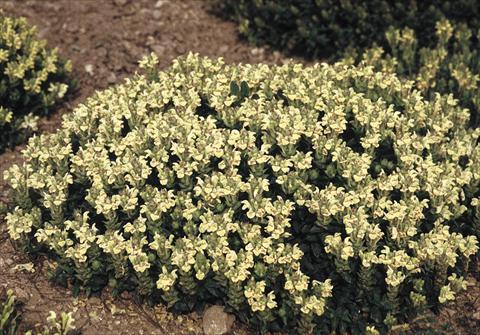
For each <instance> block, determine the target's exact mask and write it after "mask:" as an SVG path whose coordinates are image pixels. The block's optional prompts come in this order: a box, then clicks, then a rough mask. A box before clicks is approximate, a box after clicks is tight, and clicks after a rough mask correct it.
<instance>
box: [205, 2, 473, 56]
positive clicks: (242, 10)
mask: <svg viewBox="0 0 480 335" xmlns="http://www.w3.org/2000/svg"><path fill="white" fill-rule="evenodd" d="M213 3H214V6H213V7H214V9H215V10H216V11H219V12H220V13H221V14H222V15H226V16H228V17H230V18H232V19H233V20H235V21H236V22H238V25H239V31H240V33H242V34H243V35H244V36H246V37H247V38H248V40H249V41H250V42H253V43H256V44H264V43H266V44H269V45H272V46H274V47H275V48H278V49H280V50H283V51H293V52H298V53H300V54H301V55H307V56H311V57H314V58H315V57H331V56H339V55H343V53H344V51H345V50H346V49H348V48H353V49H359V48H360V49H363V48H366V47H369V46H370V45H371V44H372V43H374V42H377V43H380V45H384V44H386V41H385V39H384V38H383V33H384V32H385V31H386V30H387V29H388V28H389V27H390V26H393V27H396V28H402V27H405V26H409V27H411V28H412V29H414V30H415V31H416V32H421V34H419V37H420V41H419V42H420V45H421V46H429V45H430V42H431V40H432V38H433V36H434V30H435V29H434V28H435V23H436V21H438V20H440V19H442V18H448V19H451V20H454V21H459V22H464V23H468V25H469V26H470V28H473V29H474V30H477V29H479V28H480V21H479V17H480V6H479V5H478V2H477V1H476V0H460V1H459V0H457V1H444V0H423V1H412V0H402V1H385V0H374V1H356V0H346V1H345V0H344V1H337V0H294V1H292V0H280V1H278V0H228V1H213ZM219 8H220V9H219Z"/></svg>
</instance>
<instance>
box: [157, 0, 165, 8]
mask: <svg viewBox="0 0 480 335" xmlns="http://www.w3.org/2000/svg"><path fill="white" fill-rule="evenodd" d="M166 3H167V0H158V1H157V2H156V3H155V8H160V7H162V6H163V5H165V4H166Z"/></svg>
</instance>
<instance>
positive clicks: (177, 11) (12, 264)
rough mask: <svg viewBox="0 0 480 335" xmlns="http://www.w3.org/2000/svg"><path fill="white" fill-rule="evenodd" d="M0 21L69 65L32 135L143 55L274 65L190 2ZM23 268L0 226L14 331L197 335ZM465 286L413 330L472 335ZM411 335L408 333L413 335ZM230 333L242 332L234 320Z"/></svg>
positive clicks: (105, 6) (70, 9)
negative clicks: (72, 322)
mask: <svg viewBox="0 0 480 335" xmlns="http://www.w3.org/2000/svg"><path fill="white" fill-rule="evenodd" d="M0 8H2V9H3V10H4V11H5V12H6V13H7V14H11V15H16V16H25V17H26V18H27V19H28V20H29V22H30V23H31V24H35V25H36V26H37V27H38V31H39V35H40V36H41V37H42V38H46V39H47V40H48V42H49V45H50V46H52V47H53V46H58V48H59V51H60V54H61V55H62V56H63V57H65V58H69V59H71V60H72V63H73V75H72V76H73V78H74V80H76V83H77V89H76V91H75V92H74V93H73V96H72V97H71V98H70V99H69V100H68V102H66V103H64V104H63V105H62V106H60V108H59V109H58V110H57V111H56V113H54V114H53V115H52V116H51V117H49V118H48V119H47V118H45V119H42V120H41V123H40V129H41V131H42V132H51V131H54V130H55V129H57V128H58V126H59V125H60V123H61V116H62V114H64V113H68V112H70V111H71V110H72V109H73V107H74V106H76V105H77V104H78V103H81V102H83V101H84V99H85V98H86V97H88V96H90V95H92V93H93V92H94V91H95V90H99V89H104V88H106V87H108V86H109V85H113V84H115V83H119V82H121V81H122V79H123V78H124V77H126V76H128V75H131V74H133V73H134V72H135V71H136V69H137V68H138V64H137V61H138V60H139V59H140V57H141V56H142V55H144V54H146V53H148V52H151V51H153V52H155V53H157V54H158V56H159V61H160V67H161V68H165V67H167V66H168V65H169V64H170V63H171V61H172V59H174V58H176V57H177V56H179V55H182V54H185V53H187V52H189V51H193V52H198V53H200V54H201V55H205V56H211V57H224V58H225V60H226V61H227V62H229V63H234V62H242V63H258V62H267V63H280V62H282V61H283V60H285V59H286V57H285V56H284V55H281V54H280V53H278V52H272V51H269V50H266V49H262V48H255V47H253V46H250V45H248V44H247V43H246V42H245V41H243V40H241V39H240V38H239V37H238V35H237V32H236V28H235V25H234V24H233V23H229V22H225V21H222V20H221V19H219V18H217V17H215V16H213V15H212V14H210V13H209V12H208V10H207V8H206V6H205V5H204V4H202V2H200V1H194V0H191V1H173V0H172V1H167V0H159V1H149V0H143V1H133V0H130V1H128V0H115V1H114V0H110V1H95V0H91V1H87V0H85V1H70V0H59V1H55V2H53V1H51V2H50V1H48V2H47V1H26V2H22V3H21V4H19V3H17V2H15V1H5V2H2V4H1V5H0ZM21 149H22V146H19V147H17V148H16V149H15V150H13V151H9V152H6V153H4V154H2V155H1V156H0V200H1V201H8V194H7V193H8V191H7V189H6V186H5V183H4V182H3V179H2V178H3V177H2V176H3V171H5V170H6V169H7V168H8V167H10V166H11V165H12V164H13V163H19V162H21V157H20V151H21ZM33 263H34V264H33V268H31V267H30V264H31V260H29V259H28V258H27V257H26V256H25V255H24V254H23V253H21V252H20V251H17V250H15V249H14V248H13V246H12V244H11V242H10V241H9V239H8V237H7V233H6V231H5V229H4V228H3V226H0V286H6V287H8V288H11V289H14V290H15V293H16V295H17V297H18V299H19V300H21V301H22V302H24V303H25V305H24V307H23V308H24V311H25V314H24V325H29V326H34V325H36V324H37V323H39V322H41V321H42V320H44V319H45V317H46V315H47V314H48V311H50V310H55V311H58V312H59V311H62V310H64V311H72V312H74V317H75V319H76V320H77V321H76V325H77V329H78V330H81V331H82V333H83V334H99V333H102V334H142V333H143V334H165V333H170V334H202V329H201V319H200V316H199V315H197V314H196V313H194V314H190V315H183V316H174V315H172V314H170V313H168V312H167V311H166V309H165V308H164V307H163V306H159V307H155V308H151V307H148V306H146V305H145V304H141V303H140V302H139V301H136V300H135V297H133V296H131V295H129V294H123V295H122V296H121V297H119V298H113V297H112V296H111V293H110V292H109V291H104V292H103V294H102V295H101V296H99V297H93V298H90V299H87V298H86V297H85V296H83V295H81V296H80V297H78V298H76V297H73V295H72V294H71V292H70V291H69V290H68V289H65V288H62V287H58V286H54V285H52V284H51V283H49V281H48V276H47V274H48V269H49V261H48V260H46V259H38V260H35V261H34V262H33ZM469 283H470V284H471V287H470V288H469V290H468V291H467V292H466V293H465V294H463V295H462V296H461V297H460V298H459V299H458V301H457V302H456V303H455V304H454V305H451V306H447V307H446V308H444V309H443V310H442V312H441V314H440V316H438V317H433V318H431V317H425V318H424V319H421V320H419V322H418V326H417V327H418V328H417V331H418V332H420V331H421V329H427V328H429V327H432V328H433V329H435V330H436V331H439V332H441V331H444V332H445V333H447V334H476V329H478V327H480V299H479V298H480V284H479V283H478V282H476V281H475V280H474V279H470V280H469ZM418 332H417V333H418ZM234 334H249V331H248V330H247V329H246V327H245V326H241V325H239V324H238V323H237V324H236V328H235V330H234Z"/></svg>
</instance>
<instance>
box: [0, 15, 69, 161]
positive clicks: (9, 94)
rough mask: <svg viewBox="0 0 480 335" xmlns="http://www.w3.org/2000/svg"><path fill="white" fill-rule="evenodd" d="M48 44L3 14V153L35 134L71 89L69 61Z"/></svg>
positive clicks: (0, 72)
mask: <svg viewBox="0 0 480 335" xmlns="http://www.w3.org/2000/svg"><path fill="white" fill-rule="evenodd" d="M46 44H47V42H46V41H44V40H39V39H37V38H36V31H35V27H31V26H29V25H28V24H27V21H26V20H25V19H24V18H13V17H8V16H6V15H4V13H3V12H2V11H0V151H1V150H4V149H5V148H6V147H7V146H9V145H14V144H15V143H17V142H19V141H20V140H21V139H22V138H24V137H25V136H28V134H29V133H31V132H32V131H35V130H36V127H37V126H36V124H37V119H38V115H39V114H45V113H46V112H48V109H49V108H51V107H52V106H53V105H54V104H55V103H57V102H59V101H60V100H61V99H62V98H63V97H64V96H65V94H66V92H67V90H68V88H69V84H70V83H69V81H68V79H67V75H68V73H69V72H70V71H71V64H70V62H69V61H63V60H61V59H59V57H58V54H57V50H56V49H48V48H47V45H46Z"/></svg>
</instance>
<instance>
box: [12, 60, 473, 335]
mask: <svg viewBox="0 0 480 335" xmlns="http://www.w3.org/2000/svg"><path fill="white" fill-rule="evenodd" d="M156 61H157V59H156V57H155V56H151V57H150V58H147V59H144V60H142V62H141V66H142V67H143V68H145V70H146V75H136V76H135V77H134V78H132V79H128V80H127V81H126V82H125V84H123V85H120V86H116V87H112V88H110V89H108V90H106V91H103V92H98V93H97V94H96V95H95V96H94V97H92V98H90V99H88V100H87V102H86V103H85V104H83V105H80V106H78V107H77V109H76V110H75V112H74V113H72V114H70V115H66V116H65V118H64V121H63V125H62V128H61V129H60V130H59V131H58V132H57V133H55V134H50V135H42V136H39V137H35V138H32V139H31V140H30V142H29V145H28V146H27V148H26V149H25V150H24V157H25V160H26V162H25V164H23V165H21V166H17V165H15V166H13V167H12V168H11V169H10V170H9V171H7V172H6V173H5V179H6V180H8V181H9V183H10V185H11V186H12V189H13V198H14V203H13V206H12V208H11V210H10V211H9V213H8V214H7V216H6V222H7V226H8V231H9V234H10V237H11V238H12V240H14V241H16V242H17V243H18V244H19V245H20V246H22V247H24V248H25V249H26V250H28V251H30V252H32V253H35V254H37V253H48V254H50V255H51V256H52V257H55V258H56V261H57V264H58V267H57V270H56V273H55V279H56V280H57V281H58V282H63V283H64V284H71V285H72V286H73V288H74V289H75V290H76V291H78V290H80V289H81V288H84V289H85V290H86V291H87V293H89V292H92V291H98V290H100V289H102V288H103V287H104V286H106V285H109V286H110V287H111V288H112V289H113V292H114V293H116V294H118V293H119V292H121V291H124V290H132V291H133V290H135V291H136V292H137V293H139V294H140V295H143V296H145V297H146V298H148V299H150V300H152V301H159V300H162V301H163V302H164V303H166V304H167V305H168V306H169V307H171V308H173V309H174V310H176V311H187V310H191V309H192V308H195V307H196V306H199V305H201V304H205V303H209V302H216V303H218V302H221V303H224V304H226V305H227V306H229V308H230V309H231V310H233V311H234V312H235V313H236V314H237V315H239V316H240V318H241V319H242V320H244V321H248V322H251V323H252V324H254V325H255V326H256V327H257V328H258V329H260V330H266V329H274V330H288V329H296V331H297V332H299V333H311V332H312V331H315V332H317V333H318V334H322V333H328V332H331V331H340V332H351V333H354V334H360V333H365V332H367V333H370V334H377V333H379V332H380V333H386V332H387V331H389V330H391V329H395V328H402V327H406V326H405V324H406V323H407V322H408V320H410V319H411V318H412V317H413V316H414V315H415V314H416V313H418V312H420V311H422V310H423V309H425V308H436V307H437V306H438V305H439V304H442V303H445V302H447V301H450V300H452V299H454V298H455V295H456V293H457V292H459V291H461V290H463V289H465V287H466V282H465V280H464V279H463V277H462V276H463V275H464V273H465V272H466V270H467V269H468V267H469V260H470V257H471V256H472V255H474V254H475V253H476V252H477V251H478V246H477V239H476V238H475V236H470V235H462V234H460V233H458V232H455V231H453V230H452V229H451V226H452V225H453V224H454V223H455V222H456V221H457V220H458V219H459V218H461V217H462V215H464V214H465V212H466V211H467V210H468V209H469V208H472V206H478V201H479V200H478V197H476V196H475V194H478V181H479V180H480V172H479V171H480V169H479V165H480V148H479V146H478V138H479V135H480V130H478V129H472V128H470V127H468V122H469V111H468V110H467V109H464V108H462V107H460V106H459V105H458V101H457V100H455V99H454V98H453V96H452V95H440V94H436V95H434V96H433V97H432V98H431V100H425V99H424V97H423V96H422V95H421V93H420V92H419V91H418V90H415V89H414V86H413V85H414V83H413V82H411V81H406V82H405V81H402V80H400V79H398V78H397V77H396V76H395V75H394V74H390V73H382V72H375V71H374V70H373V68H372V67H371V66H358V67H355V66H347V65H345V64H343V63H338V64H334V65H327V64H317V65H314V66H311V67H303V66H301V65H299V64H293V63H290V64H286V65H284V66H279V67H275V66H272V67H269V66H267V65H225V64H224V63H223V61H221V60H218V61H213V60H210V59H207V58H200V57H198V56H195V55H189V56H187V57H183V58H180V59H178V60H176V61H174V63H173V65H172V67H171V68H170V69H168V70H166V71H163V72H158V71H157V70H156V69H155V67H154V65H155V63H156ZM466 188H472V192H470V193H469V192H466V191H465V189H466Z"/></svg>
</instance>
